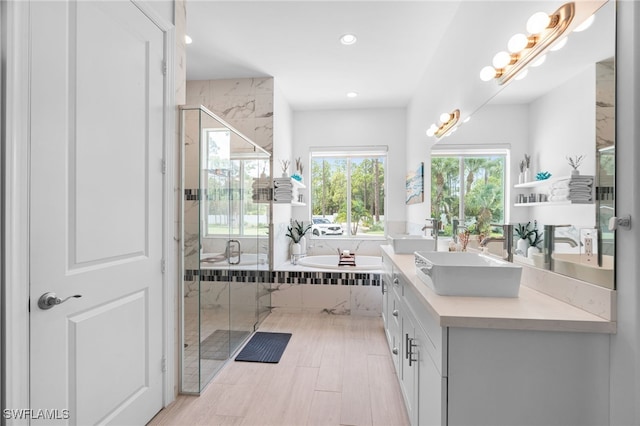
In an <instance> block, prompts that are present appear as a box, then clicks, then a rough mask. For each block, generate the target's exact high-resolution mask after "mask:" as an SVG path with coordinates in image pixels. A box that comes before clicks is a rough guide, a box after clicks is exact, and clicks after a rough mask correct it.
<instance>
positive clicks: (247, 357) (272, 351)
mask: <svg viewBox="0 0 640 426" xmlns="http://www.w3.org/2000/svg"><path fill="white" fill-rule="evenodd" d="M289 339H291V333H266V332H262V331H258V332H257V333H256V334H254V335H253V337H252V338H251V340H249V343H247V345H246V346H245V347H244V348H242V351H240V353H239V354H238V356H237V357H236V361H246V362H268V363H272V364H275V363H278V362H280V357H281V356H282V353H283V352H284V350H285V348H286V347H287V344H288V343H289Z"/></svg>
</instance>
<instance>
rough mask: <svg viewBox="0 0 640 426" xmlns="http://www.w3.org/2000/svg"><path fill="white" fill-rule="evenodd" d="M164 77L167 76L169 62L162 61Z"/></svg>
mask: <svg viewBox="0 0 640 426" xmlns="http://www.w3.org/2000/svg"><path fill="white" fill-rule="evenodd" d="M162 75H167V62H166V61H162Z"/></svg>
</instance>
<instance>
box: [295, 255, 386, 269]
mask: <svg viewBox="0 0 640 426" xmlns="http://www.w3.org/2000/svg"><path fill="white" fill-rule="evenodd" d="M338 261H339V256H338V255H337V254H329V255H321V256H306V257H302V258H300V259H299V260H298V265H300V266H306V267H309V268H318V269H320V270H326V269H338V270H341V271H371V270H381V269H382V257H381V256H358V255H356V266H338Z"/></svg>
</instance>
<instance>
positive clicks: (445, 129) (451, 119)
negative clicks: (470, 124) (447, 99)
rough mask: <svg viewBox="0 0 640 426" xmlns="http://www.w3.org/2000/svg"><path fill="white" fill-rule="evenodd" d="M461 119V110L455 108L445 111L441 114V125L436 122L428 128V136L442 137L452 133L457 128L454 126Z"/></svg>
mask: <svg viewBox="0 0 640 426" xmlns="http://www.w3.org/2000/svg"><path fill="white" fill-rule="evenodd" d="M459 119H460V110H459V109H454V110H453V111H451V112H450V113H448V112H444V113H442V114H440V121H439V123H440V125H436V124H435V123H434V124H432V125H431V127H429V129H427V136H429V137H431V136H435V137H436V138H441V137H443V136H445V135H446V134H448V133H449V134H450V133H452V132H454V131H455V130H456V128H455V127H454V126H455V125H456V123H457V122H458V120H459Z"/></svg>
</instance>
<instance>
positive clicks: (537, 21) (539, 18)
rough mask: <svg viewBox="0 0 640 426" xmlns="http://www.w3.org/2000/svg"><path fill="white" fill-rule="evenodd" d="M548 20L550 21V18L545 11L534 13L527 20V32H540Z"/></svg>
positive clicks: (547, 24)
mask: <svg viewBox="0 0 640 426" xmlns="http://www.w3.org/2000/svg"><path fill="white" fill-rule="evenodd" d="M549 22H551V18H549V15H547V14H546V13H544V12H537V13H534V14H533V15H531V18H529V20H528V21H527V31H529V34H540V33H541V32H542V31H544V30H545V28H547V27H548V26H549Z"/></svg>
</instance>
